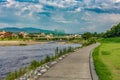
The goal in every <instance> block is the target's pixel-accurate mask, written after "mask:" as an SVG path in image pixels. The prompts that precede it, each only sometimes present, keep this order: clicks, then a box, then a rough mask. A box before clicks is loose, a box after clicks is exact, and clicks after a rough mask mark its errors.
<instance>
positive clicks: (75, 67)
mask: <svg viewBox="0 0 120 80" xmlns="http://www.w3.org/2000/svg"><path fill="white" fill-rule="evenodd" d="M98 45H99V43H96V44H92V45H90V46H87V47H84V48H81V49H79V50H77V51H75V52H74V53H72V54H70V55H69V56H67V57H66V58H65V59H63V60H62V61H60V62H59V63H57V64H56V65H54V66H53V67H52V68H50V69H49V70H48V71H47V72H46V73H45V74H43V75H42V76H41V77H40V78H39V80H92V77H91V72H90V65H89V55H90V52H91V51H92V50H93V49H94V48H95V47H97V46H98Z"/></svg>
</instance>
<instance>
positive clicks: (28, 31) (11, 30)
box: [0, 27, 54, 34]
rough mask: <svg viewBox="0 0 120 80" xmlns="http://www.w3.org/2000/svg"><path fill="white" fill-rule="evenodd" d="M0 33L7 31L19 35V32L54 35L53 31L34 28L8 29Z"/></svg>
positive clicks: (3, 29) (2, 29)
mask: <svg viewBox="0 0 120 80" xmlns="http://www.w3.org/2000/svg"><path fill="white" fill-rule="evenodd" d="M0 31H7V32H13V33H19V32H26V33H43V32H44V33H47V34H48V33H54V31H52V30H44V29H38V28H33V27H25V28H16V27H6V28H1V29H0Z"/></svg>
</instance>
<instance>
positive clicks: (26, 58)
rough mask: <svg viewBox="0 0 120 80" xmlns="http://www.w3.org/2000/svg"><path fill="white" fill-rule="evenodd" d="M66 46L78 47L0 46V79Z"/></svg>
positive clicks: (76, 45)
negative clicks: (57, 48)
mask: <svg viewBox="0 0 120 80" xmlns="http://www.w3.org/2000/svg"><path fill="white" fill-rule="evenodd" d="M68 46H72V47H78V46H80V44H57V43H48V44H37V45H27V46H0V77H5V76H6V75H7V74H8V72H13V71H15V70H18V69H19V68H22V67H25V66H27V65H29V63H30V62H31V61H33V60H42V59H44V58H45V56H46V55H53V54H54V51H55V49H56V47H59V49H62V48H67V47H68Z"/></svg>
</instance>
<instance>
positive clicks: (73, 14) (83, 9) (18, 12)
mask: <svg viewBox="0 0 120 80" xmlns="http://www.w3.org/2000/svg"><path fill="white" fill-rule="evenodd" d="M119 22H120V0H0V28H4V27H20V28H21V27H35V28H40V29H47V30H54V29H60V30H65V31H66V32H67V33H71V32H72V33H78V32H81V33H82V32H86V31H90V32H95V31H97V32H102V31H105V30H107V29H109V28H110V27H111V26H112V25H115V24H117V23H119Z"/></svg>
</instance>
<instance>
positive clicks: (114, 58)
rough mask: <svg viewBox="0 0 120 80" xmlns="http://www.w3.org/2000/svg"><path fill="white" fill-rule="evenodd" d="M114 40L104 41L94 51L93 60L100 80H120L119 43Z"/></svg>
mask: <svg viewBox="0 0 120 80" xmlns="http://www.w3.org/2000/svg"><path fill="white" fill-rule="evenodd" d="M116 39H118V38H116ZM116 39H110V40H111V41H110V40H109V39H107V40H108V41H109V42H107V40H104V42H102V44H101V46H99V47H97V48H96V49H95V50H94V53H93V58H94V62H95V68H96V71H97V74H98V76H99V78H100V80H120V42H119V41H118V40H116Z"/></svg>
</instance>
